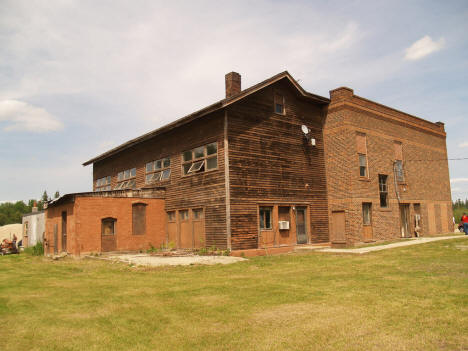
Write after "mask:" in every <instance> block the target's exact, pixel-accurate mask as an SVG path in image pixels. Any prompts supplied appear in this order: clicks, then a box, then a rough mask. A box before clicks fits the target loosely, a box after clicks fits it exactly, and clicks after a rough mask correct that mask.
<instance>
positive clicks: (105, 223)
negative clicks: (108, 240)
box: [101, 218, 117, 235]
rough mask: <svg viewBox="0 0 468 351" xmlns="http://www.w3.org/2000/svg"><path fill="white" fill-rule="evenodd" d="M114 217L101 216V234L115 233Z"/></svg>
mask: <svg viewBox="0 0 468 351" xmlns="http://www.w3.org/2000/svg"><path fill="white" fill-rule="evenodd" d="M116 221H117V220H116V219H115V218H103V219H102V220H101V234H102V235H114V234H115V222H116Z"/></svg>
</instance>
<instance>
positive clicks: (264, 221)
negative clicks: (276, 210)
mask: <svg viewBox="0 0 468 351" xmlns="http://www.w3.org/2000/svg"><path fill="white" fill-rule="evenodd" d="M271 212H272V208H271V207H260V213H259V216H260V229H262V230H269V229H271V228H272V225H271V217H272V216H271Z"/></svg>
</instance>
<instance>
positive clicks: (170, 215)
mask: <svg viewBox="0 0 468 351" xmlns="http://www.w3.org/2000/svg"><path fill="white" fill-rule="evenodd" d="M175 220H176V216H175V211H168V212H167V221H168V222H175Z"/></svg>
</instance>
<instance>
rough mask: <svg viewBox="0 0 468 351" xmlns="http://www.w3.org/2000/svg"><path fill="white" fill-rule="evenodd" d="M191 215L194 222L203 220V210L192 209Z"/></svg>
mask: <svg viewBox="0 0 468 351" xmlns="http://www.w3.org/2000/svg"><path fill="white" fill-rule="evenodd" d="M192 214H193V219H194V220H200V219H203V208H194V209H193V210H192Z"/></svg>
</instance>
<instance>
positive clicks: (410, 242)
mask: <svg viewBox="0 0 468 351" xmlns="http://www.w3.org/2000/svg"><path fill="white" fill-rule="evenodd" d="M463 238H468V235H450V236H438V237H431V238H414V239H408V241H401V242H397V243H393V244H388V245H378V246H369V247H360V248H358V249H332V248H327V249H321V250H317V251H319V252H335V253H353V254H364V253H368V252H373V251H381V250H387V249H393V248H395V247H402V246H410V245H419V244H425V243H430V242H433V241H439V240H449V239H463Z"/></svg>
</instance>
